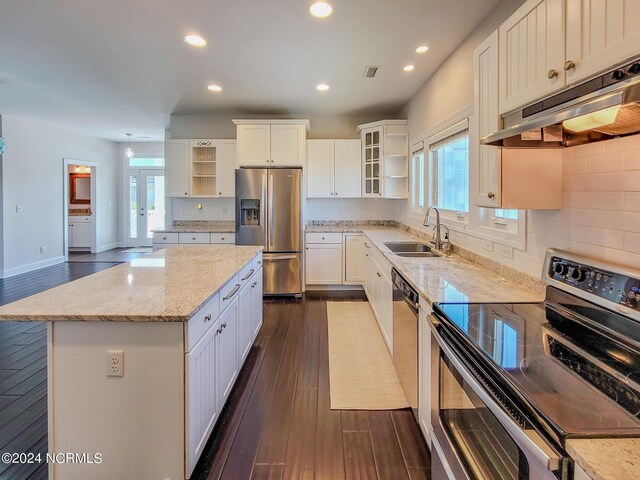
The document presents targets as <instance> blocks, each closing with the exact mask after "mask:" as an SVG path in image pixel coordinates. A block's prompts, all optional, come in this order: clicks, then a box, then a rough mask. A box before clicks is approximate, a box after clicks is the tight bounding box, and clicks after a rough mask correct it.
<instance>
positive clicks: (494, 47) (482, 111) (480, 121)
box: [469, 31, 502, 208]
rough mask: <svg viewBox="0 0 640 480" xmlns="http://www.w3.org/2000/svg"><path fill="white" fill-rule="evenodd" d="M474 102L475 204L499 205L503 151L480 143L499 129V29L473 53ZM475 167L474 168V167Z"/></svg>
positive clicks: (473, 168) (472, 178) (471, 177)
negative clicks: (481, 139) (484, 137)
mask: <svg viewBox="0 0 640 480" xmlns="http://www.w3.org/2000/svg"><path fill="white" fill-rule="evenodd" d="M473 66H474V79H473V80H474V83H473V96H474V102H475V115H474V121H475V123H474V125H473V128H472V131H471V134H472V137H473V138H474V140H473V142H472V151H473V150H475V149H477V153H476V152H474V153H475V154H474V155H473V157H472V158H476V159H477V162H471V165H470V167H471V170H472V172H471V173H472V174H471V175H469V178H470V180H471V181H472V182H473V181H475V182H477V184H476V187H477V188H476V189H473V188H472V189H471V190H472V192H473V193H475V194H476V198H475V202H474V203H475V204H476V205H478V206H480V207H493V208H497V207H500V204H501V201H502V199H501V197H502V186H501V183H502V155H501V154H502V151H501V149H500V148H498V147H493V146H490V145H480V138H482V137H483V136H485V135H488V134H490V133H493V132H496V131H498V130H499V129H500V126H499V125H500V115H499V114H498V81H497V80H498V31H495V32H494V33H493V34H492V35H491V36H490V37H489V38H487V39H486V40H485V41H484V42H482V43H481V44H480V45H479V46H478V48H476V50H475V52H474V53H473ZM474 170H475V171H474Z"/></svg>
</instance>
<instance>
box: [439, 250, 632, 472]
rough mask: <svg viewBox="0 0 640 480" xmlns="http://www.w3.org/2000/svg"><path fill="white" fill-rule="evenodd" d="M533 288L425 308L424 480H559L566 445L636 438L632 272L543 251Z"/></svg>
mask: <svg viewBox="0 0 640 480" xmlns="http://www.w3.org/2000/svg"><path fill="white" fill-rule="evenodd" d="M542 278H543V280H544V281H545V282H546V283H547V284H548V286H547V291H546V298H545V301H544V302H542V303H513V304H499V303H481V304H480V303H478V304H473V303H440V304H435V305H434V311H433V315H432V316H431V327H432V328H431V330H432V342H431V343H432V352H431V359H432V361H431V371H432V379H431V384H432V387H431V388H432V408H431V424H432V425H431V428H432V437H433V438H432V440H433V446H434V449H433V450H434V455H433V458H434V460H433V466H432V470H433V478H434V479H436V480H437V479H439V478H449V479H450V480H453V479H456V480H461V479H487V480H489V479H491V480H493V479H529V478H531V479H534V478H535V479H547V478H548V479H554V478H559V479H570V478H573V468H574V465H573V461H572V460H571V458H570V457H569V456H568V455H567V453H566V450H565V442H566V440H567V439H570V438H595V437H624V436H640V307H639V304H640V272H638V271H632V270H630V269H625V268H623V267H620V266H618V265H612V264H607V263H604V262H599V261H596V260H593V259H589V258H585V257H581V256H578V255H574V254H570V253H567V252H562V251H559V250H553V249H552V250H549V251H548V252H547V255H546V259H545V265H544V270H543V275H542Z"/></svg>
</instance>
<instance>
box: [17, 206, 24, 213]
mask: <svg viewBox="0 0 640 480" xmlns="http://www.w3.org/2000/svg"><path fill="white" fill-rule="evenodd" d="M22 212H23V209H22V205H16V213H22Z"/></svg>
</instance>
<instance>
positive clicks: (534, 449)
mask: <svg viewBox="0 0 640 480" xmlns="http://www.w3.org/2000/svg"><path fill="white" fill-rule="evenodd" d="M431 332H432V333H433V336H434V337H435V339H436V340H437V342H438V345H439V346H440V349H441V350H442V352H443V353H444V354H445V355H446V356H447V358H448V359H449V361H450V362H451V363H452V364H453V366H454V367H455V368H456V370H457V371H458V373H459V374H460V375H461V376H462V378H463V379H464V380H465V382H467V384H468V385H469V386H470V387H471V388H472V389H473V391H474V393H475V394H476V395H478V397H480V399H481V400H482V401H483V402H484V403H485V405H486V406H487V407H488V408H489V410H490V411H491V413H492V414H493V415H494V416H495V417H496V419H497V420H498V421H499V422H500V424H501V425H502V426H503V427H504V429H505V430H506V431H507V432H508V433H509V435H510V436H511V438H512V439H513V440H514V442H516V443H517V444H518V446H519V447H520V448H522V449H523V450H524V451H526V452H530V453H531V455H532V456H533V457H534V458H535V459H536V460H538V461H539V462H541V463H542V464H543V465H545V466H546V468H547V469H548V470H550V471H556V470H559V469H560V464H561V461H562V457H561V456H560V455H558V454H557V453H556V452H554V451H553V450H552V449H551V447H550V446H549V445H547V444H546V443H545V442H544V440H543V439H542V437H540V436H539V435H538V434H537V432H535V431H534V430H530V431H527V430H524V429H522V427H520V425H518V424H517V423H516V422H515V421H514V420H513V419H512V418H511V416H509V415H508V414H507V413H506V412H505V411H504V410H503V409H502V407H501V406H500V404H499V403H498V402H497V401H496V400H494V398H493V396H492V395H491V394H490V393H488V392H487V391H486V390H485V389H484V388H483V387H482V385H480V383H479V382H478V380H477V379H476V378H475V376H474V375H472V374H471V373H470V372H469V371H468V370H467V367H466V366H465V365H464V364H463V363H462V361H461V360H460V359H459V358H458V355H456V353H455V352H454V351H453V349H452V348H451V347H450V346H449V345H448V344H447V342H446V341H445V340H444V339H443V338H442V336H441V335H440V334H439V333H438V331H437V330H436V328H435V327H432V329H431ZM527 432H530V433H527Z"/></svg>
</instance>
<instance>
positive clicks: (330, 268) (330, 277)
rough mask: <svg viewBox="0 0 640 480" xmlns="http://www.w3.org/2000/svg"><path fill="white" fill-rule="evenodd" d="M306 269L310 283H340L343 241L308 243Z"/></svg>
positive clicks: (308, 282)
mask: <svg viewBox="0 0 640 480" xmlns="http://www.w3.org/2000/svg"><path fill="white" fill-rule="evenodd" d="M305 271H306V279H307V280H306V281H307V284H308V285H340V284H341V283H342V243H307V246H306V254H305Z"/></svg>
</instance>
